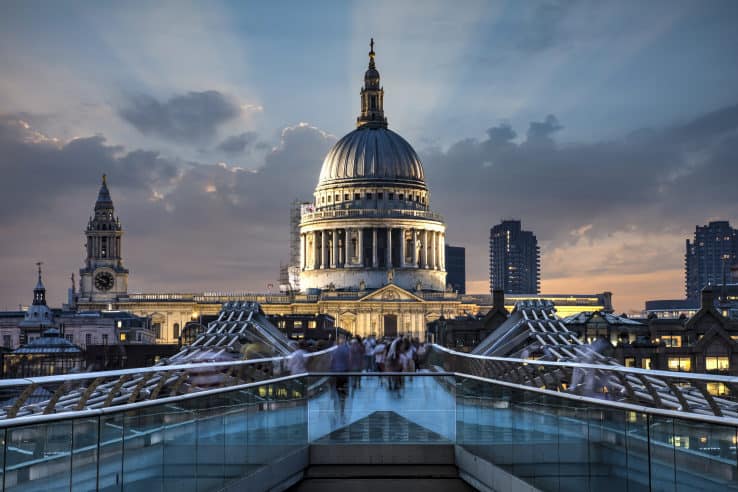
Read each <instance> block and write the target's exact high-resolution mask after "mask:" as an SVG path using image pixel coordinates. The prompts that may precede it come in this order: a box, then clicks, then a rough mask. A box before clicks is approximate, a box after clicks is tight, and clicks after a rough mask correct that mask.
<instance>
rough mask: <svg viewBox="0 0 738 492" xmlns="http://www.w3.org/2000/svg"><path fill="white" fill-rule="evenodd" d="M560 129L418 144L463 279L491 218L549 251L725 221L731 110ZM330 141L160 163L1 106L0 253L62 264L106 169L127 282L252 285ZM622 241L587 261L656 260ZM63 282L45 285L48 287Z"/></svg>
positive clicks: (734, 168)
mask: <svg viewBox="0 0 738 492" xmlns="http://www.w3.org/2000/svg"><path fill="white" fill-rule="evenodd" d="M562 126H563V125H562V123H561V122H559V121H558V119H557V118H556V117H555V116H554V115H549V116H547V117H545V118H544V119H543V120H542V121H537V122H532V123H531V124H530V127H529V128H528V129H527V133H526V136H525V139H524V140H522V141H520V139H519V138H518V136H517V134H516V131H515V130H514V129H513V128H512V127H511V126H510V125H507V124H502V125H498V126H494V127H491V128H489V129H488V130H487V131H486V134H485V136H484V137H483V138H482V139H474V138H467V139H463V140H459V141H458V142H456V143H455V144H453V145H451V146H450V147H449V148H448V149H430V150H425V151H421V156H422V158H423V161H424V165H425V168H426V169H425V170H426V176H428V180H429V186H430V187H431V189H432V191H433V195H432V202H431V206H432V208H433V209H434V210H435V211H438V212H440V213H441V214H443V215H444V216H445V218H446V222H447V224H448V228H449V243H452V244H454V243H456V244H461V245H464V246H467V248H468V249H467V258H468V275H469V277H470V279H481V278H485V277H486V268H487V267H486V258H487V253H486V244H487V235H488V231H489V227H490V226H491V225H493V224H494V223H496V222H498V220H499V219H501V218H503V217H517V218H520V219H522V220H523V223H524V227H526V228H528V229H532V230H534V231H535V232H536V234H537V235H538V238H539V240H540V241H541V242H542V243H544V244H545V245H546V247H549V248H553V247H567V245H569V244H572V243H574V242H575V241H577V240H579V239H580V238H581V237H582V235H586V237H587V238H589V239H592V240H596V239H598V238H600V239H603V238H604V239H606V238H608V237H610V236H611V235H613V234H615V233H618V231H637V232H638V233H639V234H645V233H648V232H664V231H669V232H671V233H673V232H674V231H677V235H679V234H682V231H686V232H689V231H690V230H692V229H693V227H694V225H695V224H698V223H699V224H702V223H705V222H706V221H707V220H709V219H712V218H725V219H729V220H730V219H733V220H735V219H736V217H737V216H738V195H737V194H736V189H735V183H736V182H738V165H736V160H735V156H736V155H738V108H737V107H730V108H725V109H722V110H719V111H715V112H712V113H709V114H705V115H702V116H700V117H697V118H694V119H693V120H692V121H688V122H686V123H684V124H682V125H678V126H673V127H670V128H666V129H656V130H654V129H650V130H642V131H638V132H633V133H631V134H629V135H627V136H625V137H624V138H622V139H618V140H611V141H603V142H596V143H589V144H566V145H562V144H559V143H557V142H556V140H555V138H554V137H555V135H556V132H557V131H558V130H559V129H560V128H561V127H562ZM260 141H261V140H260V139H258V138H256V140H255V142H252V143H251V144H249V145H257V143H256V142H260ZM334 142H335V137H333V136H331V135H328V134H326V133H324V132H322V131H320V130H318V129H316V128H313V127H310V126H308V125H304V124H301V125H297V126H294V127H288V128H286V129H284V131H283V132H282V134H281V136H280V140H279V142H278V143H277V144H276V145H274V147H273V148H272V149H271V150H270V151H267V152H266V154H265V157H264V161H263V165H262V166H261V167H259V168H258V169H256V170H246V169H241V168H238V167H234V166H231V165H229V164H227V163H226V164H205V163H197V162H181V161H175V160H171V159H166V158H163V157H162V156H161V155H159V154H158V153H156V152H152V151H147V150H129V149H125V148H123V147H121V146H115V145H110V144H109V143H107V142H106V140H105V139H104V138H103V137H102V136H93V137H88V138H81V139H76V140H72V141H69V142H66V143H64V142H59V141H55V140H54V139H52V138H49V137H48V136H46V135H43V134H41V133H38V132H37V131H35V130H34V129H33V128H32V127H30V126H29V125H28V124H24V123H23V122H22V121H21V120H20V119H19V118H17V117H13V116H6V117H2V118H0V169H2V172H3V180H1V181H0V224H1V225H2V230H3V234H2V238H1V239H0V247H2V249H3V253H4V257H5V258H7V259H8V261H7V263H8V264H12V265H15V264H16V263H17V264H19V265H25V264H26V263H28V264H31V265H32V263H33V261H35V259H36V258H38V257H41V258H43V257H45V256H44V255H49V254H50V253H49V251H51V250H53V251H56V252H57V253H54V256H55V257H58V259H57V260H56V261H57V262H60V263H63V264H65V265H68V267H65V268H68V270H65V271H71V270H73V269H74V268H77V267H78V266H79V262H80V256H81V251H82V250H81V246H80V244H81V242H82V234H81V230H82V229H83V226H84V224H85V222H86V218H87V216H88V215H89V213H90V211H91V208H92V204H93V201H94V198H95V195H96V192H97V187H98V183H99V176H100V174H101V173H103V172H107V173H108V175H109V176H110V178H109V183H110V187H111V193H112V195H113V199H114V201H115V204H116V212H117V213H118V214H119V215H120V217H121V220H122V221H123V224H124V227H125V228H126V231H127V232H126V240H125V241H126V246H125V251H126V262H127V265H128V266H129V267H130V268H131V269H132V271H133V272H135V275H134V276H132V285H133V287H132V289H135V288H136V286H142V287H145V288H146V289H148V290H156V289H157V288H158V289H162V290H174V289H178V288H181V289H189V290H192V289H207V288H223V289H227V288H232V289H238V288H240V289H243V290H264V288H265V285H266V283H267V282H271V281H273V279H274V277H275V275H276V271H277V267H278V265H279V262H280V260H284V259H285V257H286V255H287V253H288V252H287V240H288V236H289V230H288V217H289V214H288V211H289V205H290V202H291V201H292V200H293V199H296V198H298V199H307V200H309V199H310V198H311V197H312V191H313V189H314V187H315V184H316V181H317V177H318V175H319V172H320V166H321V162H322V160H323V157H324V156H325V153H326V152H327V150H328V149H329V147H330V145H332V144H333V143H334ZM533 143H538V144H541V143H545V145H533ZM686 232H685V234H686ZM39 234H41V236H39ZM40 237H43V238H45V239H44V240H43V241H41V240H39V238H40ZM685 237H686V236H685ZM680 241H681V240H680ZM29 245H30V246H29ZM628 248H629V246H628V244H622V245H621V246H620V247H619V248H616V249H614V251H615V253H613V255H614V256H612V257H607V256H603V258H602V264H601V265H600V264H599V263H597V262H596V263H597V265H596V266H600V267H601V268H602V269H603V271H610V270H612V269H613V268H616V269H624V268H626V267H627V268H631V269H632V268H635V269H638V268H643V269H649V268H651V269H653V270H658V269H659V268H660V265H659V264H658V261H652V262H651V263H652V264H645V263H644V264H636V265H635V266H632V265H631V266H628V265H625V264H624V263H623V262H622V258H623V257H628V251H629V249H628ZM621 252H622V253H621ZM545 253H546V250H545V249H544V258H545ZM64 255H66V260H63V258H64ZM679 261H681V260H679ZM14 268H15V267H14ZM19 268H20V267H19ZM544 270H545V269H544ZM11 273H12V272H11ZM31 273H32V272H31ZM580 273H581V272H580ZM18 275H19V274H18ZM65 277H66V276H62V277H61V280H56V282H58V285H55V288H56V289H57V292H58V291H60V289H61V291H63V288H65V286H64V287H62V285H61V284H62V283H63V282H64V280H63V279H64V278H65ZM17 278H18V277H17V276H13V275H9V276H8V280H7V282H6V283H5V284H2V285H0V293H2V292H5V293H6V294H7V293H8V292H11V291H12V292H16V291H17V286H15V285H14V283H13V282H14V280H13V279H17ZM0 283H1V282H0ZM139 288H140V287H139ZM14 295H15V294H14ZM19 301H23V299H20V300H19ZM19 301H15V302H19Z"/></svg>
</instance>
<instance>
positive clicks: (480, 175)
mask: <svg viewBox="0 0 738 492" xmlns="http://www.w3.org/2000/svg"><path fill="white" fill-rule="evenodd" d="M562 126H563V125H562V124H561V122H559V121H558V118H556V116H555V115H549V116H547V117H546V118H544V119H543V121H536V122H532V123H531V124H530V126H529V129H528V133H527V136H526V140H525V141H523V142H521V143H516V142H515V137H516V133H515V131H514V130H513V129H512V128H511V127H510V126H508V125H499V126H495V127H492V128H490V129H489V130H487V132H486V135H485V138H482V139H474V138H466V139H463V140H459V141H457V142H456V143H454V144H453V145H451V146H450V147H449V148H448V149H445V150H443V149H438V148H434V149H425V150H421V152H420V154H421V158H422V159H423V162H424V165H425V172H426V176H427V177H428V180H429V185H430V187H431V189H432V192H433V194H432V201H431V207H432V208H433V209H434V210H435V211H437V212H440V213H441V214H443V215H444V216H445V218H446V223H447V225H448V229H449V232H448V241H449V243H450V244H459V245H462V246H466V247H467V278H469V280H470V281H482V280H483V279H485V278H486V277H487V274H488V272H487V266H488V265H487V261H488V251H487V246H486V245H487V239H488V238H487V236H488V234H489V227H491V226H492V225H494V224H495V223H497V222H499V220H500V219H502V218H504V217H511V216H512V217H519V218H521V219H522V221H523V227H524V228H526V229H529V230H533V231H534V232H535V233H536V234H537V236H538V239H539V242H540V243H541V246H542V276H543V279H544V280H545V279H546V278H556V279H558V280H562V279H565V278H566V277H571V278H574V277H582V276H585V275H593V276H594V275H596V276H597V278H600V279H607V278H611V277H612V275H615V274H618V275H625V274H627V275H635V274H641V275H648V274H649V273H653V274H654V275H655V274H656V272H660V271H663V270H674V269H679V268H682V266H683V254H684V251H683V248H684V239H686V238H688V237H690V236H691V234H692V233H693V232H694V227H695V225H697V224H704V223H706V222H707V221H708V220H710V219H716V218H722V219H725V220H733V221H734V222H735V221H736V219H738V195H736V193H735V184H734V183H736V182H738V166H736V165H735V155H736V153H738V108H737V107H735V106H731V107H728V108H722V109H719V110H717V111H713V112H709V113H705V114H703V115H699V116H697V117H695V118H693V119H692V120H690V121H688V122H686V123H683V124H679V125H674V126H671V127H667V128H661V129H644V130H640V131H637V132H632V133H630V134H628V135H626V136H625V137H623V138H620V139H613V140H606V141H599V142H594V143H567V144H565V145H562V144H560V143H557V142H556V140H555V135H556V133H557V132H558V131H559V130H560V129H561V128H562ZM533 143H535V144H536V145H532V144H533ZM543 144H545V145H543ZM490 163H491V165H490ZM636 238H641V239H640V240H636ZM480 285H482V284H480ZM545 285H546V284H545V282H544V286H545ZM557 285H560V283H559V284H557ZM577 285H579V286H581V285H583V284H581V283H579V284H576V283H572V288H571V289H570V290H573V291H576V290H579V289H580V287H577ZM588 285H589V284H588ZM609 289H612V287H610V286H608V285H607V284H606V283H604V280H603V283H602V284H601V285H600V287H599V290H609ZM674 290H675V289H674V288H673V286H667V285H665V286H664V291H665V292H672V291H674ZM676 291H677V292H681V291H682V283H681V281H680V282H679V285H678V286H677V288H676ZM630 294H632V293H630ZM630 294H629V295H630ZM633 298H634V296H633V295H630V297H629V299H633ZM616 303H617V297H616ZM624 307H627V308H632V307H634V306H632V305H630V306H624Z"/></svg>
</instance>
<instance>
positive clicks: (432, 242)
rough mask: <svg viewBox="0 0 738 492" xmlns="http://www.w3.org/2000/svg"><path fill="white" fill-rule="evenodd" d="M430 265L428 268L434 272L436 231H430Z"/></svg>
mask: <svg viewBox="0 0 738 492" xmlns="http://www.w3.org/2000/svg"><path fill="white" fill-rule="evenodd" d="M430 246H431V261H430V262H431V265H430V267H431V268H432V269H433V270H435V269H436V268H437V267H438V261H436V231H431V239H430Z"/></svg>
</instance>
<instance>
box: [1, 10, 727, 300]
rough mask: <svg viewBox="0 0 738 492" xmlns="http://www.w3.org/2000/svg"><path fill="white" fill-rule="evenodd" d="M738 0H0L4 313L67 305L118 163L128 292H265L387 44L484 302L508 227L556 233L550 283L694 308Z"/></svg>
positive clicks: (714, 201)
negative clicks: (695, 247) (687, 271)
mask: <svg viewBox="0 0 738 492" xmlns="http://www.w3.org/2000/svg"><path fill="white" fill-rule="evenodd" d="M736 25H738V2H735V1H718V0H711V1H708V2H705V1H679V0H669V1H648V2H643V1H633V2H629V1H616V2H613V1H609V2H605V1H602V2H598V1H595V2H577V1H565V2H556V1H546V2H516V1H510V2H487V1H484V2H473V1H464V2H440V1H439V2H430V1H427V2H426V1H423V2H410V1H398V0H393V1H387V2H383V1H372V2H366V1H363V2H343V1H341V2H339V1H335V2H322V1H312V2H304V1H300V2H297V1H295V2H253V3H251V2H242V1H234V2H193V3H185V2H182V1H177V2H171V3H169V4H167V3H166V2H156V5H153V4H152V3H151V2H132V1H126V2H97V1H96V2H92V1H91V2H32V1H22V2H14V1H3V2H2V3H1V4H0V272H2V275H1V276H0V309H13V308H17V306H18V304H20V303H22V304H28V303H29V302H30V301H31V294H32V289H33V286H34V284H35V268H36V267H35V262H36V261H43V262H44V269H45V282H46V285H47V289H48V291H49V296H48V297H49V298H50V301H51V304H52V305H53V306H58V305H60V304H61V303H62V302H63V301H64V300H65V296H66V289H67V287H68V286H69V285H70V280H69V277H70V275H71V274H72V272H77V271H78V269H79V268H80V267H81V266H82V260H83V257H84V250H83V245H84V237H83V230H84V228H85V226H86V224H87V219H88V217H89V215H90V214H91V212H92V206H93V203H94V200H95V197H96V196H97V191H98V188H99V183H100V176H101V174H102V173H107V174H108V183H109V187H110V191H111V194H112V197H113V200H114V202H115V206H116V212H117V214H118V215H119V216H120V219H121V222H122V224H123V227H124V229H125V235H124V238H123V241H124V244H123V254H124V258H125V259H124V263H125V265H126V266H127V267H128V268H129V269H130V271H131V274H130V279H129V290H130V291H134V292H140V291H149V292H152V291H158V292H161V291H188V292H196V291H203V290H208V291H259V292H263V291H266V289H267V284H269V283H273V284H275V285H276V283H277V282H276V279H277V275H278V270H279V264H280V261H282V262H284V261H286V260H287V256H288V237H289V231H288V221H289V216H288V209H289V204H290V202H291V201H292V200H293V199H303V200H310V199H311V198H312V191H313V188H314V187H315V185H316V183H317V179H318V174H319V171H320V167H321V163H322V161H323V157H324V155H325V153H326V152H327V150H328V149H329V148H330V146H331V145H332V144H333V143H334V142H335V141H336V140H337V139H338V138H340V137H341V136H342V135H344V134H345V133H347V132H349V131H350V130H352V129H353V128H354V124H355V118H356V116H357V114H358V111H359V88H360V86H361V84H362V77H363V73H364V70H365V69H366V64H367V52H368V49H369V47H368V43H369V38H370V37H372V36H373V37H374V39H375V41H376V46H375V50H376V53H377V57H376V62H377V68H378V70H379V72H380V74H381V76H382V84H383V86H384V89H385V112H386V115H387V117H388V120H389V127H390V128H391V129H393V130H394V131H396V132H398V133H400V134H401V135H403V136H404V137H405V138H406V139H407V140H408V141H409V142H410V143H411V144H412V145H413V146H414V147H415V149H416V150H417V151H418V153H419V155H420V157H421V159H422V161H423V164H424V167H425V174H426V177H427V179H428V184H429V186H430V189H431V207H432V209H433V210H434V211H436V212H439V213H441V214H442V215H444V217H445V219H446V223H447V226H448V233H447V241H448V243H450V244H453V245H459V246H465V247H466V248H467V279H468V284H467V291H468V292H472V293H483V292H486V291H487V290H488V287H489V281H488V263H489V259H488V238H489V228H490V226H492V225H494V224H496V223H498V222H499V221H500V220H501V219H503V218H517V219H521V220H522V222H523V227H524V228H525V229H526V230H532V231H534V232H535V233H536V235H537V237H538V240H539V244H540V246H541V251H542V261H541V264H542V268H541V273H542V282H541V286H542V291H543V292H544V293H594V292H602V291H605V290H610V291H612V292H613V293H614V295H613V301H614V304H615V308H616V310H617V311H618V312H620V311H626V312H627V311H634V310H636V311H640V310H641V309H642V308H643V301H644V300H645V299H650V298H679V297H682V296H683V294H684V274H683V267H684V241H685V239H687V238H690V237H691V235H692V234H693V232H694V228H695V225H697V224H700V225H702V224H706V223H707V222H708V221H709V220H729V221H731V225H733V226H734V227H735V226H738V63H736V60H737V59H738V58H736V46H738V29H736Z"/></svg>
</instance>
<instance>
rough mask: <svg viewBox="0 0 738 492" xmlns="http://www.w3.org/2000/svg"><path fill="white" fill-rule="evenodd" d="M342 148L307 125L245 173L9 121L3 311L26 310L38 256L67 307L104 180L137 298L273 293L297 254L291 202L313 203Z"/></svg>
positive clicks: (287, 133)
mask: <svg viewBox="0 0 738 492" xmlns="http://www.w3.org/2000/svg"><path fill="white" fill-rule="evenodd" d="M335 140H336V139H335V137H334V136H332V135H330V134H328V133H325V132H323V131H321V130H319V129H318V128H315V127H313V126H310V125H307V124H299V125H295V126H290V127H286V128H284V129H283V131H282V132H281V134H280V135H279V141H278V142H276V144H274V145H273V146H272V147H271V149H270V150H269V151H268V152H267V153H266V155H265V157H264V160H263V161H262V163H261V165H260V166H259V167H258V168H257V169H256V170H247V169H243V168H241V167H238V166H235V165H232V164H229V163H227V162H220V163H216V164H209V163H204V162H190V161H180V160H176V159H169V158H165V157H163V156H162V155H160V154H159V153H157V152H154V151H149V150H143V149H133V150H128V149H125V148H124V147H122V146H116V145H110V144H109V143H108V142H107V141H106V139H105V138H104V137H102V136H93V137H86V138H80V139H75V140H71V141H66V142H62V141H57V140H54V139H53V138H50V137H48V136H44V135H41V134H39V133H38V132H37V131H36V130H35V129H34V128H33V127H31V126H30V125H28V124H27V123H23V122H22V121H21V120H20V119H19V118H17V117H14V116H5V117H2V118H0V169H1V170H2V173H3V177H4V179H3V180H1V181H0V250H2V251H3V258H2V262H3V271H4V273H6V275H4V276H3V279H0V300H2V302H3V303H4V304H2V305H1V306H5V307H8V306H12V305H17V303H27V302H28V300H27V299H26V298H27V297H28V295H27V294H28V293H27V290H28V289H23V285H25V284H24V279H26V277H27V273H28V272H27V266H28V265H29V264H30V265H33V263H34V262H35V261H37V260H38V259H43V260H44V261H46V262H47V276H48V279H47V286H48V288H49V295H50V296H51V298H52V299H53V303H54V304H59V303H61V301H62V296H63V295H64V294H65V292H66V287H67V284H68V281H67V279H68V278H69V274H70V272H72V271H75V270H77V269H78V268H79V267H80V266H81V261H82V257H83V248H82V246H81V245H82V244H83V234H82V231H83V230H84V226H85V224H86V222H87V218H88V216H89V214H90V213H91V211H92V207H93V204H94V200H95V197H96V195H97V190H98V187H99V181H100V175H101V174H102V173H107V174H108V184H109V187H110V191H111V194H112V197H113V201H114V203H115V207H116V214H117V215H119V217H120V219H121V222H122V224H123V227H124V229H125V231H126V232H125V238H124V244H123V250H124V258H125V262H126V265H127V266H128V267H129V268H130V269H131V271H132V275H131V279H130V286H131V290H132V291H135V290H147V291H151V290H175V289H179V290H185V291H191V290H206V289H222V290H242V291H243V290H250V291H255V290H264V288H265V285H266V284H267V283H269V282H273V281H274V280H275V278H276V275H277V273H278V267H279V262H280V261H283V260H284V259H285V257H286V256H287V255H288V253H289V248H288V242H287V241H288V237H289V229H288V226H289V206H290V202H291V201H292V200H293V199H295V198H302V199H310V197H311V195H312V191H313V188H314V187H315V184H316V182H317V177H318V174H319V172H320V165H321V162H322V160H323V157H324V156H325V154H326V152H327V151H328V148H329V147H330V146H331V145H332V144H333V143H334V142H335ZM29 278H30V280H29V281H32V280H33V279H32V278H31V277H29ZM31 288H32V285H31ZM1 306H0V307H1Z"/></svg>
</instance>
